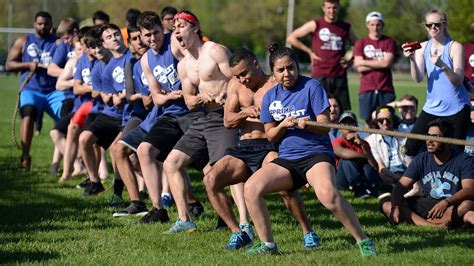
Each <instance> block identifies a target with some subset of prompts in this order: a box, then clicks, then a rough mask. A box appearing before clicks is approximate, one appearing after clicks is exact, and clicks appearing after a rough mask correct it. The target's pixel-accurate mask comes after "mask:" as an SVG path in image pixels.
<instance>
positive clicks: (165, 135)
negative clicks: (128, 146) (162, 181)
mask: <svg viewBox="0 0 474 266" xmlns="http://www.w3.org/2000/svg"><path fill="white" fill-rule="evenodd" d="M203 115H204V113H203V112H190V113H187V114H185V115H182V116H170V115H166V114H165V115H163V116H161V117H160V118H158V120H157V121H156V122H155V124H153V126H152V127H151V129H150V131H149V132H148V134H147V135H146V137H145V139H144V140H143V142H148V143H150V144H151V145H152V146H153V147H155V148H157V149H158V150H159V151H160V154H159V155H158V158H157V159H158V161H161V162H162V161H164V160H165V159H166V157H167V156H168V154H169V153H170V152H171V150H172V149H173V147H174V145H175V144H176V143H177V142H178V141H179V140H180V139H181V137H182V136H183V134H184V133H185V132H186V131H188V130H189V128H190V127H191V125H192V124H193V123H194V122H195V121H196V120H199V119H200V118H201V117H203Z"/></svg>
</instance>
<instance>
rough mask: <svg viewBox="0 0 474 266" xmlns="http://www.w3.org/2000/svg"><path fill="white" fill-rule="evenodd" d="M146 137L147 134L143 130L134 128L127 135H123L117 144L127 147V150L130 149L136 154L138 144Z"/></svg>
mask: <svg viewBox="0 0 474 266" xmlns="http://www.w3.org/2000/svg"><path fill="white" fill-rule="evenodd" d="M146 135H147V132H146V131H145V130H143V128H141V127H135V128H134V129H132V130H130V132H128V133H127V134H125V133H124V136H123V137H122V139H121V140H119V142H120V143H121V144H123V145H125V146H127V147H128V148H129V149H131V150H132V151H134V152H137V149H138V146H140V143H142V142H143V140H144V139H145V137H146Z"/></svg>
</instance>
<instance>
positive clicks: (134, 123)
mask: <svg viewBox="0 0 474 266" xmlns="http://www.w3.org/2000/svg"><path fill="white" fill-rule="evenodd" d="M122 122H123V121H122ZM142 122H143V119H141V118H139V117H136V116H132V117H130V119H128V121H127V124H126V125H125V126H124V127H123V129H122V134H123V135H127V134H128V133H129V132H130V131H132V130H133V129H134V128H136V127H138V126H139V125H140V124H141V123H142Z"/></svg>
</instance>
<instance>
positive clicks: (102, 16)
mask: <svg viewBox="0 0 474 266" xmlns="http://www.w3.org/2000/svg"><path fill="white" fill-rule="evenodd" d="M92 23H93V24H94V26H102V25H104V24H109V23H110V17H109V15H107V13H105V12H104V11H102V10H99V11H96V12H95V13H94V14H93V15H92Z"/></svg>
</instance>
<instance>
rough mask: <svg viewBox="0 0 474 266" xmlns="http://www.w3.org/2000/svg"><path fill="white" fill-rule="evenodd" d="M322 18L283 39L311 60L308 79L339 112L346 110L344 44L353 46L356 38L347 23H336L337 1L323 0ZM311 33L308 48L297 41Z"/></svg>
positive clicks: (348, 108) (347, 92) (346, 88)
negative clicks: (317, 84) (331, 99)
mask: <svg viewBox="0 0 474 266" xmlns="http://www.w3.org/2000/svg"><path fill="white" fill-rule="evenodd" d="M322 10H323V12H324V17H322V18H319V19H314V20H310V21H308V22H306V23H305V24H303V26H301V27H299V28H297V29H296V30H294V31H293V32H292V33H291V34H290V35H289V36H288V39H287V42H288V43H290V44H291V45H292V46H293V47H295V48H298V49H300V50H302V51H304V52H306V53H307V54H308V56H309V58H310V59H311V66H312V71H311V77H313V78H315V79H317V80H319V82H321V84H322V85H323V87H324V88H325V89H326V92H327V93H329V94H332V95H335V96H336V97H337V100H338V101H339V103H340V104H341V110H343V111H345V110H350V109H351V103H350V100H349V89H348V85H347V72H346V69H347V67H348V61H347V59H345V58H344V55H345V53H346V45H347V43H348V42H349V43H350V44H354V42H355V41H356V39H357V38H356V36H355V34H354V33H353V31H352V29H351V24H349V23H347V22H344V21H342V20H339V18H338V16H337V12H338V10H339V0H324V1H323V6H322ZM309 34H311V41H312V47H308V46H307V45H305V44H304V43H303V42H301V41H300V39H301V38H304V37H305V36H307V35H309Z"/></svg>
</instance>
